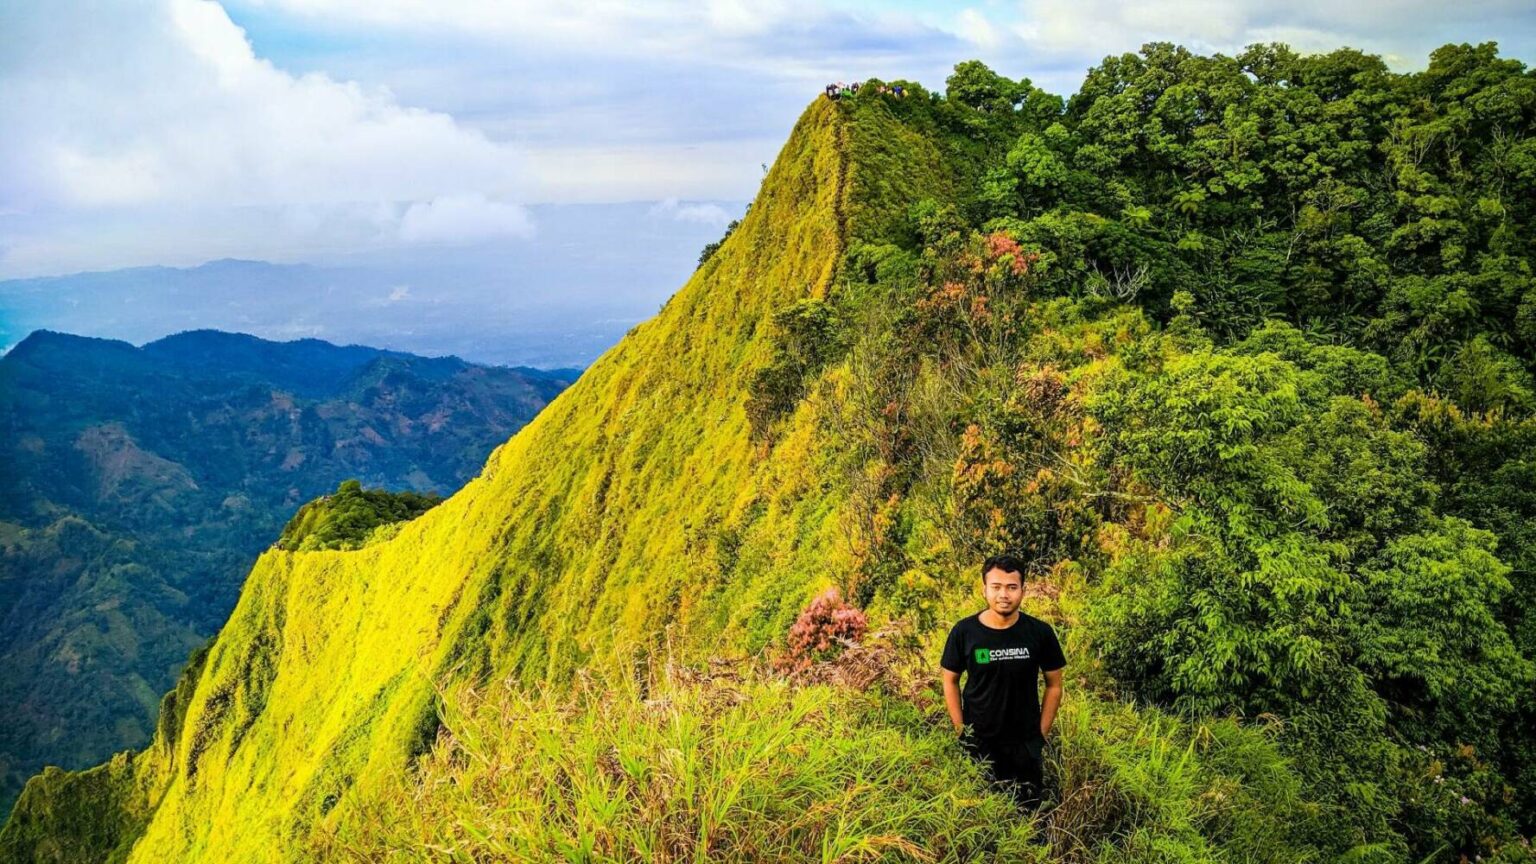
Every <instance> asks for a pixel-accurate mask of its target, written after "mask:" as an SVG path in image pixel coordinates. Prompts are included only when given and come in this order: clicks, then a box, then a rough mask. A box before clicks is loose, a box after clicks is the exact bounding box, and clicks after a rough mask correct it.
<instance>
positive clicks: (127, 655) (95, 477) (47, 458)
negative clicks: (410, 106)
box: [0, 330, 576, 818]
mask: <svg viewBox="0 0 1536 864" xmlns="http://www.w3.org/2000/svg"><path fill="white" fill-rule="evenodd" d="M575 377H576V370H553V371H544V370H539V369H526V368H517V369H509V368H499V367H486V366H478V365H474V364H471V363H466V362H465V361H463V360H460V359H458V358H457V357H418V356H414V355H411V354H405V353H402V352H397V351H385V350H381V349H378V348H368V347H365V346H361V345H347V346H338V345H332V344H330V343H328V342H323V341H321V340H319V339H300V340H296V341H293V342H271V341H268V340H265V339H258V338H256V337H255V336H249V335H246V334H242V333H224V332H220V331H216V330H193V331H187V332H183V333H177V334H174V335H172V336H167V337H165V338H163V339H158V340H156V341H154V342H149V343H147V344H145V345H142V346H138V347H135V346H133V345H131V344H129V343H127V342H122V341H119V340H115V339H98V338H92V337H85V336H74V335H70V334H67V333H55V332H52V331H47V330H38V331H36V332H34V333H32V334H31V335H29V336H28V337H27V338H26V339H23V340H22V341H21V342H20V343H19V344H18V345H16V346H15V347H14V348H12V349H11V350H10V351H9V352H7V353H6V354H5V356H4V357H0V704H3V705H4V706H5V710H4V711H3V712H0V720H3V722H0V818H3V816H4V814H6V813H8V812H9V811H10V807H11V802H12V801H13V800H14V799H15V797H16V795H17V794H18V793H20V791H21V787H22V784H23V783H25V782H26V780H27V778H28V777H30V776H32V775H33V774H35V773H37V772H38V771H40V770H41V769H42V768H43V766H45V765H58V766H62V767H65V768H85V767H89V766H91V765H93V764H96V763H97V762H100V761H102V760H103V759H106V758H108V757H110V756H111V755H112V754H113V753H114V752H117V751H119V750H123V749H126V748H135V749H136V748H140V747H143V746H145V745H146V744H147V743H148V742H149V739H150V735H151V734H153V732H154V729H155V711H156V708H157V706H158V704H159V701H160V695H161V694H162V693H164V692H165V690H167V689H168V688H170V687H171V686H173V685H174V684H175V682H176V677H177V675H178V674H179V673H180V671H181V667H182V664H183V663H185V662H186V659H187V655H188V654H189V653H190V652H191V651H192V650H193V649H195V648H196V647H198V646H200V645H202V644H203V643H204V642H206V641H208V639H209V638H210V637H211V636H212V635H213V634H215V633H216V632H218V630H219V628H220V627H221V626H222V625H223V624H224V621H225V619H227V618H228V617H229V613H230V610H231V609H233V608H234V605H235V601H236V600H237V599H238V598H239V595H240V587H241V585H242V584H243V582H244V580H245V576H246V574H247V573H248V572H249V571H250V568H251V564H252V562H254V561H255V560H256V556H257V555H259V554H260V553H261V550H263V549H265V548H266V547H267V546H270V545H271V544H272V542H273V540H274V539H276V538H277V535H278V532H279V531H281V530H282V528H283V525H284V523H285V522H287V521H288V519H289V518H290V517H292V516H293V515H294V511H295V510H297V509H298V508H299V507H300V505H301V504H303V503H304V502H305V501H307V500H309V499H312V498H314V497H315V496H317V495H321V494H323V493H325V492H328V491H330V490H332V489H335V488H336V486H337V484H339V483H341V482H343V481H344V480H346V479H348V478H357V479H359V480H361V481H363V482H366V483H368V484H369V485H371V486H384V487H388V488H392V489H401V488H404V489H410V490H415V491H417V492H423V493H430V492H433V491H437V492H442V493H447V492H451V491H453V490H454V489H457V488H459V486H461V485H462V484H463V483H465V482H466V481H468V479H469V478H470V477H473V476H474V475H475V473H476V472H477V471H479V469H480V466H481V465H482V464H484V461H485V457H486V454H487V453H489V452H490V451H491V449H492V448H493V447H495V446H496V445H497V444H500V443H501V442H503V441H505V440H506V439H507V436H509V435H511V434H512V433H513V432H515V431H517V429H519V428H520V427H521V426H522V425H523V424H524V423H525V422H527V420H528V418H529V417H532V416H533V415H534V414H535V413H537V412H538V410H539V409H540V408H542V407H543V406H544V404H545V403H547V402H548V401H549V400H550V399H552V398H553V397H554V396H555V394H557V393H559V392H560V391H561V390H562V389H564V387H565V386H566V385H567V384H569V383H570V381H571V380H573V379H574V378H575ZM401 518H404V514H402V515H401Z"/></svg>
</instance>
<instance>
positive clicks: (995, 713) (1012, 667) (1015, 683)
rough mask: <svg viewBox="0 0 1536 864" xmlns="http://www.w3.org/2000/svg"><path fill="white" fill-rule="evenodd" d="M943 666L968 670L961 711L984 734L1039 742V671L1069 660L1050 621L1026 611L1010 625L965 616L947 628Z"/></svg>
mask: <svg viewBox="0 0 1536 864" xmlns="http://www.w3.org/2000/svg"><path fill="white" fill-rule="evenodd" d="M939 665H940V666H943V667H944V668H945V669H948V670H949V671H951V672H964V673H965V687H964V689H962V690H961V693H960V706H961V714H962V716H963V717H964V720H965V722H966V723H968V724H969V725H970V726H971V728H972V729H974V730H975V732H976V735H977V736H978V737H981V738H993V739H1007V740H1013V741H1038V740H1041V739H1042V736H1041V735H1040V689H1039V682H1040V673H1041V672H1054V671H1055V670H1057V669H1060V668H1062V667H1063V666H1065V665H1067V660H1066V658H1065V657H1063V656H1062V653H1061V643H1060V642H1058V641H1056V631H1055V630H1053V629H1052V628H1051V625H1049V624H1047V623H1045V622H1044V621H1041V620H1040V619H1039V618H1034V617H1031V616H1029V615H1026V614H1024V613H1023V612H1020V613H1019V618H1018V620H1017V621H1014V622H1013V626H1012V627H1007V628H1004V629H1001V630H999V629H996V628H993V627H988V626H987V625H985V624H983V623H981V613H980V612H978V613H976V614H975V615H970V616H968V617H965V618H961V619H960V620H959V621H958V622H956V624H955V626H954V627H953V628H951V629H950V631H949V640H948V641H946V642H945V643H944V656H943V658H942V659H940V660H939Z"/></svg>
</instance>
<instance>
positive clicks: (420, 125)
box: [0, 0, 519, 212]
mask: <svg viewBox="0 0 1536 864" xmlns="http://www.w3.org/2000/svg"><path fill="white" fill-rule="evenodd" d="M0 14H3V17H0V29H3V30H4V31H5V35H4V36H0V54H4V55H6V56H5V58H4V59H3V60H0V90H3V91H4V92H5V93H6V97H5V98H4V99H3V100H0V128H3V129H5V130H6V133H5V135H4V136H3V137H0V209H4V210H20V211H22V212H31V211H34V210H39V209H48V208H66V209H67V208H98V207H122V206H132V205H144V204H165V203H172V204H217V205H219V206H239V205H273V204H282V205H294V204H337V203H343V202H368V201H374V202H379V201H384V202H389V201H421V200H428V199H432V198H435V197H438V196H442V195H456V194H466V193H471V192H473V193H478V194H483V195H489V196H495V197H498V198H504V197H506V196H509V195H515V193H516V191H517V189H518V176H519V171H518V159H517V157H516V156H515V154H514V153H513V152H512V151H511V150H510V148H508V147H507V146H505V145H502V144H498V143H495V142H493V141H490V140H488V139H487V138H486V137H485V136H484V135H483V134H481V133H480V132H478V131H475V130H472V129H468V128H465V127H462V126H460V125H459V124H457V123H456V122H455V121H454V119H453V118H451V117H449V116H448V115H445V114H441V113H434V112H430V111H423V110H419V109H415V108H411V107H408V106H404V105H401V104H399V103H398V102H397V101H396V100H395V98H394V97H393V96H392V94H391V93H390V92H389V91H388V90H385V89H382V88H365V87H363V86H361V85H359V84H356V83H353V82H344V81H337V80H334V79H332V78H330V77H328V76H326V75H323V74H307V75H302V76H294V75H291V74H288V73H286V72H284V71H282V70H280V69H278V68H276V67H274V66H273V65H272V64H271V63H269V62H267V61H266V60H263V59H261V58H258V57H257V56H256V55H255V53H254V51H253V50H252V47H251V45H250V43H249V42H248V41H247V39H246V37H245V34H244V32H243V31H241V29H240V28H239V27H237V26H235V24H234V23H233V22H232V21H231V20H230V18H229V16H228V15H227V14H226V13H225V11H224V9H223V8H222V7H221V6H219V5H218V4H217V3H213V2H209V0H163V2H160V3H157V4H155V5H152V6H145V5H142V4H134V3H126V2H124V3H119V4H111V3H108V4H102V5H99V6H93V7H92V8H91V9H90V10H89V11H83V10H82V11H78V12H77V11H72V10H69V9H67V8H66V7H64V6H59V5H55V4H36V5H34V6H32V7H31V8H15V9H10V10H8V11H6V12H4V13H0Z"/></svg>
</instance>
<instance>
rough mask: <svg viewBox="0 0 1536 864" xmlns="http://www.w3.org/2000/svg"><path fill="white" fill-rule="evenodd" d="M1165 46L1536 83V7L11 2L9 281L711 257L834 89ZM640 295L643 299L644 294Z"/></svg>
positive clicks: (1392, 0) (4, 165) (4, 268)
mask: <svg viewBox="0 0 1536 864" xmlns="http://www.w3.org/2000/svg"><path fill="white" fill-rule="evenodd" d="M1151 40H1170V41H1175V42H1180V43H1183V44H1185V45H1187V46H1189V47H1191V48H1194V49H1196V50H1202V51H1226V52H1232V51H1236V50H1239V49H1241V48H1242V46H1244V45H1246V44H1250V43H1252V42H1260V41H1284V42H1288V43H1290V44H1291V45H1292V46H1293V47H1295V48H1297V49H1298V50H1302V51H1319V50H1328V49H1332V48H1336V47H1339V46H1343V45H1349V46H1351V47H1356V48H1361V49H1364V50H1367V51H1371V52H1374V53H1378V54H1381V55H1382V56H1383V57H1384V58H1386V59H1387V61H1388V63H1389V64H1390V65H1392V66H1393V67H1394V68H1397V69H1400V70H1410V69H1415V68H1421V67H1422V66H1423V65H1424V63H1425V62H1426V59H1427V55H1428V52H1429V51H1430V50H1431V49H1432V48H1434V47H1436V46H1438V45H1440V44H1444V43H1446V42H1461V41H1471V42H1481V41H1488V40H1495V41H1498V42H1499V43H1500V46H1501V53H1503V54H1504V55H1505V56H1512V57H1516V58H1518V59H1521V60H1523V61H1525V62H1526V63H1532V62H1533V61H1532V58H1533V56H1536V6H1533V5H1532V4H1530V3H1529V2H1528V0H1471V2H1463V3H1460V4H1455V5H1452V4H1446V3H1443V2H1439V0H1434V2H1431V0H1358V2H1354V3H1348V4H1346V3H1339V2H1337V0H1293V2H1288V3H1285V4H1269V3H1260V2H1253V0H1142V2H1138V3H1135V4H1131V3H1123V2H1118V0H1009V2H1001V0H979V2H974V3H920V2H914V0H900V2H871V0H848V2H841V3H830V4H816V3H809V2H801V0H756V2H747V0H697V2H669V0H649V2H644V3H635V2H626V0H597V2H591V3H584V4H548V3H531V2H503V0H228V2H226V3H224V4H222V5H221V4H219V3H216V2H213V0H132V2H129V0H94V2H83V0H65V2H43V0H31V2H27V0H21V2H17V0H11V2H6V3H0V92H3V93H4V94H5V96H4V98H0V129H4V130H6V132H5V134H4V135H3V136H0V280H5V279H16V278H23V277H38V276H50V275H57V274H67V273H72V272H78V271H86V270H103V269H112V268H120V267H131V266H144V265H172V266H193V265H196V264H199V263H201V262H203V261H208V260H213V259H220V258H228V257H236V258H248V259H258V260H265V261H274V262H281V263H313V264H317V265H323V266H331V265H338V264H356V263H357V262H359V261H365V260H366V261H371V260H372V259H374V258H376V257H379V256H385V257H389V258H391V260H403V259H405V258H413V260H416V261H417V262H418V263H419V262H421V261H431V260H446V259H447V258H449V257H474V256H476V255H481V254H487V250H492V249H494V248H495V247H498V246H502V245H505V244H524V245H526V246H528V247H530V248H534V249H538V248H539V244H541V243H543V242H546V240H547V239H548V238H546V237H544V236H543V235H541V232H540V226H539V225H538V223H537V219H536V218H535V216H534V212H535V211H534V210H533V209H530V208H531V207H532V205H545V204H577V203H580V204H611V203H615V202H654V201H664V200H666V201H672V202H674V203H673V205H672V206H671V209H669V210H664V211H651V210H643V211H624V212H627V213H633V212H645V213H651V214H652V217H648V218H654V214H655V213H658V212H659V213H664V214H667V215H669V216H670V218H672V219H673V220H674V223H675V226H676V228H677V231H678V232H679V236H685V237H686V238H687V240H688V243H690V244H691V243H692V241H693V238H694V237H695V235H701V234H703V235H709V234H712V235H714V236H718V233H719V230H720V229H721V228H723V225H724V223H725V221H727V220H728V219H729V218H730V217H731V216H732V215H735V214H736V213H737V212H739V207H740V205H741V204H742V203H743V202H745V201H747V200H749V199H750V198H751V197H752V195H753V194H754V192H755V191H756V187H757V184H758V183H759V182H760V181H761V178H762V167H761V166H762V165H763V164H764V163H770V162H772V160H773V158H774V156H775V155H776V153H777V150H778V147H779V146H780V145H781V144H782V142H783V140H784V137H785V135H786V134H787V132H788V130H789V128H790V126H791V125H792V123H793V122H794V119H795V117H796V116H798V114H799V113H800V112H801V111H802V110H803V109H804V107H805V105H806V104H807V103H808V102H809V101H810V100H811V99H813V98H814V97H815V96H816V95H817V93H818V91H819V89H820V87H821V86H822V84H823V83H825V82H826V81H829V80H838V79H842V80H854V79H858V78H864V77H868V76H879V77H883V78H888V79H889V78H898V77H902V78H910V79H915V80H920V81H923V82H925V83H927V84H929V85H930V86H932V87H936V88H937V87H942V83H943V79H944V77H945V75H946V74H947V73H948V71H949V69H950V68H951V67H952V66H953V65H954V63H956V62H958V61H960V60H963V59H969V58H980V59H982V60H984V61H986V62H987V63H988V64H989V65H991V66H992V67H993V68H994V69H996V70H998V71H999V72H1001V73H1003V74H1006V75H1009V76H1011V77H1016V78H1018V77H1029V78H1031V79H1032V80H1034V82H1035V83H1036V84H1039V85H1041V86H1044V87H1046V88H1047V89H1050V90H1054V91H1056V92H1059V93H1062V94H1064V95H1065V94H1069V93H1070V92H1071V91H1073V90H1074V89H1075V88H1076V87H1077V85H1078V83H1079V82H1080V81H1081V79H1082V76H1083V74H1084V72H1085V71H1086V70H1087V69H1088V68H1089V67H1091V66H1092V65H1094V64H1096V63H1097V62H1098V61H1099V60H1100V59H1102V58H1103V57H1104V56H1106V55H1109V54H1117V53H1121V52H1125V51H1134V50H1136V49H1137V48H1138V47H1139V46H1140V45H1141V44H1142V43H1143V42H1146V41H1151ZM653 228H654V225H651V226H649V227H647V228H646V230H647V231H651V230H652V229H653ZM606 239H607V241H608V242H610V243H616V244H619V245H620V246H622V244H623V243H624V242H625V237H623V236H618V237H610V238H606ZM541 254H543V253H541ZM547 254H548V256H554V257H558V255H560V254H562V253H561V252H560V251H559V250H558V249H550V250H547ZM690 264H691V261H680V262H678V270H677V272H678V274H680V275H681V276H686V273H687V270H688V269H689V266H688V265H690ZM418 275H419V274H418ZM668 278H670V276H669V277H668ZM611 281H612V282H613V285H614V288H613V290H615V291H623V290H626V288H625V286H624V284H623V279H622V274H620V273H615V274H614V275H613V278H612V280H611ZM556 282H558V280H556ZM676 287H677V285H676V284H675V283H674V284H668V285H656V286H645V288H644V290H643V291H639V293H637V294H635V296H636V297H640V298H643V299H644V301H645V302H646V303H649V302H650V301H651V300H653V299H655V297H656V296H657V294H658V292H670V291H671V290H673V289H675V288H676ZM508 290H516V291H519V292H522V293H525V294H526V293H529V292H533V293H537V292H540V291H558V290H559V287H558V285H556V284H545V285H526V284H525V285H516V286H510V287H509V288H508ZM629 290H633V286H630V288H629ZM660 296H665V293H661V294H660ZM3 303H4V297H3V291H0V304H3ZM5 311H6V310H5V308H4V306H3V305H0V315H4V313H5Z"/></svg>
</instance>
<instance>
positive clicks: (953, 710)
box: [939, 666, 965, 735]
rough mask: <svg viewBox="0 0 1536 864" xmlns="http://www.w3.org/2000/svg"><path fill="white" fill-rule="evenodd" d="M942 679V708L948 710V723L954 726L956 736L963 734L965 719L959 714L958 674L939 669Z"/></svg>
mask: <svg viewBox="0 0 1536 864" xmlns="http://www.w3.org/2000/svg"><path fill="white" fill-rule="evenodd" d="M939 671H940V673H941V675H942V677H943V679H944V707H945V708H947V709H948V710H949V722H950V723H953V724H954V726H955V734H956V735H964V734H965V717H964V716H962V715H961V713H960V673H959V672H951V671H949V670H948V669H945V668H943V667H942V666H941V667H939Z"/></svg>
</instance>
